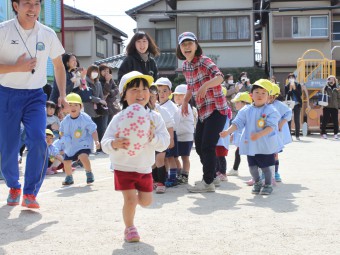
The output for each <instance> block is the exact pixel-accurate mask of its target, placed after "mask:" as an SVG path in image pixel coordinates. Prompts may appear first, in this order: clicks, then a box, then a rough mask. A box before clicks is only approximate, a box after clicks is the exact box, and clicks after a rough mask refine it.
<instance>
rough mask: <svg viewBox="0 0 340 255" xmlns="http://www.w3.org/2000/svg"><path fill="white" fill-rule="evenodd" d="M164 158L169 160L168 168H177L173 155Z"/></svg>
mask: <svg viewBox="0 0 340 255" xmlns="http://www.w3.org/2000/svg"><path fill="white" fill-rule="evenodd" d="M166 160H167V161H168V162H169V168H170V169H173V168H174V169H176V168H177V164H176V160H175V158H174V157H169V158H166Z"/></svg>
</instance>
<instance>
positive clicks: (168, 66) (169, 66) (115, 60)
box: [95, 52, 177, 70]
mask: <svg viewBox="0 0 340 255" xmlns="http://www.w3.org/2000/svg"><path fill="white" fill-rule="evenodd" d="M125 57H126V55H125V54H120V55H116V56H113V57H110V58H106V59H101V60H98V61H96V62H95V64H96V65H100V64H104V63H105V64H107V65H108V66H109V67H111V68H113V69H114V68H117V69H118V68H119V67H120V65H121V64H122V62H123V60H124V59H125ZM155 61H156V63H157V67H158V69H160V70H175V69H176V67H177V58H176V54H175V53H174V52H163V53H161V54H160V56H158V57H156V58H155Z"/></svg>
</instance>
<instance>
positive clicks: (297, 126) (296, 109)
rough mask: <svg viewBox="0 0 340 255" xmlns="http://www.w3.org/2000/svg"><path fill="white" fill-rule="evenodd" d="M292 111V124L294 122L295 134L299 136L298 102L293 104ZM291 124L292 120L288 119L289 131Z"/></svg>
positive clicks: (299, 111) (299, 110) (299, 108)
mask: <svg viewBox="0 0 340 255" xmlns="http://www.w3.org/2000/svg"><path fill="white" fill-rule="evenodd" d="M293 113H294V124H295V136H296V137H299V136H300V113H301V106H300V105H299V104H298V105H295V106H294V108H293ZM291 124H292V121H288V126H289V131H290V132H291Z"/></svg>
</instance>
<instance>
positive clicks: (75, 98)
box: [66, 93, 83, 104]
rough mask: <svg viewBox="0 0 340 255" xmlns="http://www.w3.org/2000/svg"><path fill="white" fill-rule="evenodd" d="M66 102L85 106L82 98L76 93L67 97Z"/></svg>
mask: <svg viewBox="0 0 340 255" xmlns="http://www.w3.org/2000/svg"><path fill="white" fill-rule="evenodd" d="M66 100H67V102H68V103H71V104H83V102H82V100H81V97H80V96H79V95H78V94H76V93H70V94H68V95H67V96H66Z"/></svg>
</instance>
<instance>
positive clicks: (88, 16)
mask: <svg viewBox="0 0 340 255" xmlns="http://www.w3.org/2000/svg"><path fill="white" fill-rule="evenodd" d="M64 8H65V9H68V10H70V11H72V12H74V13H76V14H79V15H81V16H82V17H85V18H87V19H94V20H96V21H98V22H100V23H102V24H104V25H105V26H107V27H109V28H110V29H112V30H114V31H116V32H118V33H119V34H120V35H121V36H123V37H126V38H128V35H127V34H126V33H124V32H123V31H121V30H119V29H118V28H116V27H114V26H112V25H111V24H110V23H108V22H106V21H104V20H102V19H100V18H98V17H97V16H95V15H93V14H91V13H88V12H84V11H81V10H79V9H76V8H73V7H72V6H69V5H67V4H64Z"/></svg>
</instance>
